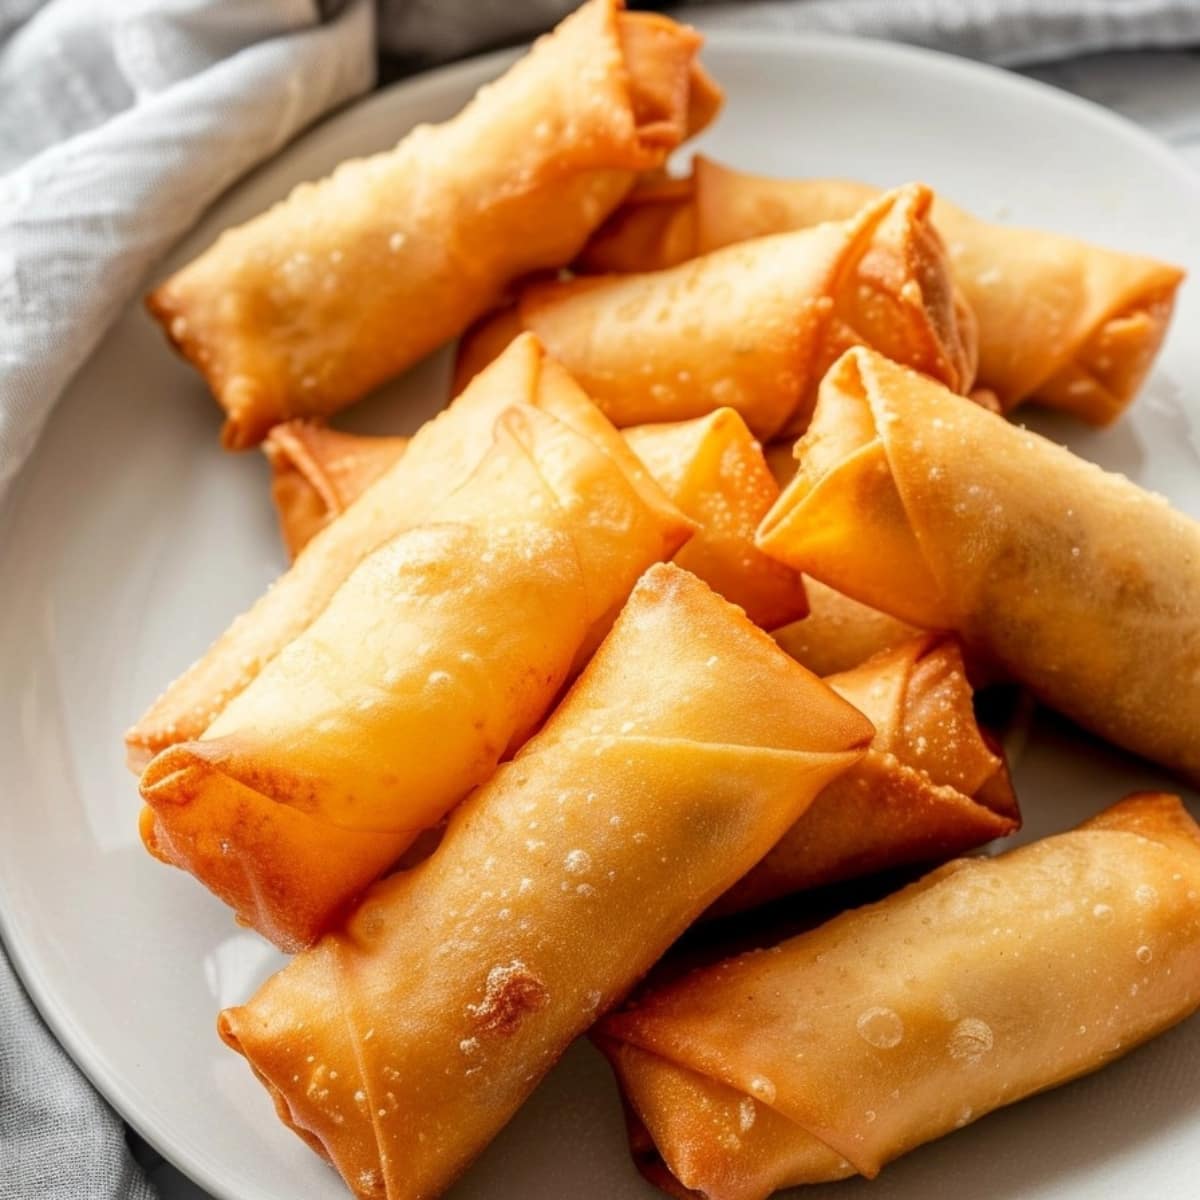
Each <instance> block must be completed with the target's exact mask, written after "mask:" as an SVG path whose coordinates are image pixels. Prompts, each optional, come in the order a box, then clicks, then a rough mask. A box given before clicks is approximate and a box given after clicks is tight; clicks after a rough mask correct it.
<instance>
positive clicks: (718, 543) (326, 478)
mask: <svg viewBox="0 0 1200 1200" xmlns="http://www.w3.org/2000/svg"><path fill="white" fill-rule="evenodd" d="M624 436H625V440H626V442H628V443H629V445H630V446H631V447H632V449H633V450H634V452H635V453H636V454H637V456H638V458H640V459H641V461H642V462H643V463H644V464H645V465H646V467H647V469H648V470H649V471H650V474H651V476H652V477H653V478H654V480H655V481H656V482H657V483H658V484H659V486H660V487H662V489H663V491H664V492H665V494H666V495H667V497H668V498H669V499H670V500H671V501H672V502H673V503H674V504H675V505H676V506H677V507H678V508H679V510H680V511H681V512H682V513H683V514H684V515H685V516H687V517H690V518H691V519H692V521H694V522H695V524H696V527H697V528H696V533H695V534H694V535H693V536H692V537H691V538H689V539H688V541H687V542H686V543H685V544H684V547H683V549H682V550H680V551H679V553H678V554H677V555H676V556H675V562H676V564H678V565H679V566H681V567H685V568H686V569H687V570H689V571H691V572H692V574H693V575H696V576H697V577H699V578H700V579H703V580H704V582H705V583H707V584H708V585H709V586H710V587H711V588H713V589H714V590H715V591H717V592H719V593H720V594H721V595H722V596H724V597H725V598H726V599H727V600H732V601H733V602H734V603H735V604H739V605H741V607H742V608H743V609H745V610H746V613H747V615H748V616H749V617H750V619H751V620H752V621H753V622H754V623H755V624H756V625H760V626H762V627H763V628H765V629H772V628H774V627H775V626H777V625H780V624H781V623H783V622H785V621H790V620H793V619H795V618H797V617H799V616H801V615H802V614H803V613H804V612H806V611H807V606H806V604H805V601H804V588H803V586H802V584H801V582H800V577H799V575H798V574H797V573H796V572H795V571H792V570H790V569H789V568H788V567H785V566H784V565H783V564H782V563H780V562H778V561H777V560H775V559H773V558H769V557H768V556H767V555H765V554H763V552H762V551H761V550H759V549H758V547H757V546H755V544H754V535H755V533H756V532H757V530H758V526H759V522H761V520H762V519H763V517H764V516H766V514H767V512H768V510H769V509H770V507H771V505H772V504H773V503H774V502H775V500H776V499H777V498H778V496H779V487H778V485H777V484H776V483H775V482H774V480H773V478H772V476H771V473H770V472H769V471H768V470H767V469H766V463H765V462H764V461H763V455H762V448H761V447H760V446H759V444H758V443H757V442H756V441H755V440H754V435H753V434H752V433H751V432H750V431H749V429H747V428H746V423H745V421H743V420H742V418H741V417H739V416H738V414H737V413H736V412H734V411H733V409H731V408H722V409H718V410H717V411H716V412H714V413H710V414H709V415H708V416H707V417H698V418H696V419H695V420H694V421H680V422H675V423H671V424H666V425H637V426H634V427H633V428H630V429H626V430H625V433H624ZM404 441H405V439H403V438H379V437H356V436H354V435H353V434H346V433H337V432H334V431H333V430H330V429H326V428H325V427H323V426H320V425H314V424H313V423H312V422H307V421H294V422H290V423H289V424H287V425H282V426H278V427H277V428H276V429H273V430H272V431H271V434H270V436H269V437H268V438H267V440H266V441H265V442H264V443H263V446H264V448H265V449H266V450H267V453H268V456H269V457H270V458H271V461H272V464H273V465H274V469H275V472H276V474H275V481H274V485H273V492H274V498H275V506H276V508H277V509H278V511H279V520H280V525H281V527H282V529H283V530H284V540H285V542H289V540H290V542H293V543H294V542H296V541H299V542H300V544H301V545H303V539H304V538H305V535H306V533H307V532H308V530H309V529H310V528H311V527H312V526H313V525H314V524H315V523H317V522H319V523H320V525H321V526H324V525H325V524H328V522H329V521H330V520H331V519H332V518H333V517H334V516H336V515H337V514H338V512H340V511H341V510H342V509H343V508H344V507H345V506H346V505H347V504H348V503H349V502H350V501H352V500H353V499H354V498H355V496H356V495H357V491H356V489H358V490H359V491H361V490H363V488H365V486H366V485H367V484H369V483H370V482H371V478H372V474H373V473H376V472H378V471H380V470H382V469H383V468H384V467H386V466H387V465H389V464H390V463H392V462H394V461H395V460H396V459H397V458H398V457H399V455H400V453H401V450H402V448H403V444H404ZM360 481H361V486H360ZM339 505H340V507H339ZM793 657H794V656H793ZM863 657H866V655H864V656H863Z"/></svg>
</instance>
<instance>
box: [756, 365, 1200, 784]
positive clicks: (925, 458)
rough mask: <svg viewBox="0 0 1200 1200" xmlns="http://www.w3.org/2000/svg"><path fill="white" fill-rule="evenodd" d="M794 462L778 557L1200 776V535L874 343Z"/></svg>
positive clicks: (1124, 485)
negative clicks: (937, 634) (953, 638)
mask: <svg viewBox="0 0 1200 1200" xmlns="http://www.w3.org/2000/svg"><path fill="white" fill-rule="evenodd" d="M797 454H798V457H799V459H800V469H799V473H798V474H797V476H796V478H795V479H794V480H793V482H792V484H791V485H790V486H789V487H788V489H787V490H786V491H785V492H784V494H783V495H782V496H781V497H780V499H779V501H778V503H777V504H776V506H775V508H774V509H773V510H772V511H771V513H770V514H769V515H768V516H767V518H766V520H765V521H764V522H763V524H762V527H761V528H760V530H759V545H760V546H761V547H762V548H763V549H764V550H765V551H766V552H767V553H768V554H772V555H774V556H775V557H777V558H779V559H781V560H782V561H784V562H786V563H787V564H788V565H789V566H792V567H795V568H796V569H797V570H800V571H803V572H805V574H807V575H812V576H814V577H815V578H818V579H820V580H822V581H823V582H825V583H828V584H829V585H830V586H831V587H834V588H837V589H838V591H841V592H845V593H846V594H847V595H849V596H852V597H854V599H856V600H860V601H862V602H863V603H865V604H869V605H871V606H872V607H875V608H879V609H882V610H883V611H885V612H889V613H891V614H893V615H894V616H896V617H898V618H899V619H901V620H903V621H907V622H911V623H912V624H915V625H919V626H922V627H924V628H933V629H946V630H953V631H954V632H956V633H957V634H958V635H959V636H960V637H961V639H962V641H963V643H964V645H965V647H966V650H967V652H968V654H969V656H970V658H971V660H972V662H974V661H975V660H976V659H978V660H979V661H980V662H981V664H982V665H983V666H984V667H985V668H990V669H993V670H995V671H997V672H998V673H999V674H1000V675H1002V676H1006V677H1008V678H1011V679H1015V680H1018V681H1019V682H1021V683H1023V684H1025V685H1026V686H1027V687H1028V688H1029V689H1030V690H1031V691H1032V692H1033V693H1034V694H1035V695H1036V696H1037V697H1038V698H1039V699H1041V700H1042V701H1043V702H1044V703H1046V704H1048V705H1049V706H1050V707H1052V708H1057V709H1058V710H1060V711H1061V712H1063V713H1065V714H1066V715H1067V716H1069V717H1071V718H1072V719H1073V720H1075V721H1077V722H1078V723H1079V724H1081V725H1083V726H1085V727H1086V728H1088V729H1090V730H1092V731H1093V732H1095V733H1098V734H1100V735H1101V736H1102V737H1105V738H1108V739H1109V740H1110V741H1113V742H1115V743H1116V744H1117V745H1119V746H1123V747H1124V748H1125V749H1127V750H1132V751H1133V752H1134V753H1136V754H1141V755H1144V756H1145V757H1147V758H1150V759H1153V760H1155V761H1156V762H1160V763H1162V764H1164V765H1165V766H1167V767H1171V768H1173V769H1175V770H1178V771H1180V772H1182V773H1184V774H1185V775H1188V776H1190V777H1192V778H1200V721H1198V720H1197V714H1198V713H1200V611H1198V610H1197V606H1196V597H1197V595H1200V524H1198V523H1197V522H1196V521H1194V520H1192V519H1191V518H1189V517H1187V516H1184V515H1183V514H1182V513H1179V512H1176V511H1175V510H1173V509H1172V508H1170V507H1169V506H1168V505H1167V503H1166V502H1165V501H1164V500H1163V499H1162V498H1161V497H1159V496H1154V495H1152V494H1151V493H1149V492H1145V491H1142V489H1141V488H1139V487H1137V486H1135V485H1134V484H1132V483H1131V482H1130V481H1129V480H1127V479H1125V478H1123V477H1122V476H1119V475H1112V474H1107V473H1105V472H1104V471H1101V470H1100V468H1099V467H1096V466H1094V465H1093V464H1091V463H1087V462H1084V461H1082V460H1081V459H1079V458H1077V457H1075V455H1073V454H1071V453H1070V451H1068V450H1065V449H1063V448H1062V447H1060V446H1057V445H1055V444H1054V443H1052V442H1050V441H1048V440H1046V439H1045V438H1042V437H1038V436H1037V435H1036V434H1033V433H1030V432H1028V431H1026V430H1024V429H1020V428H1018V427H1016V426H1014V425H1010V424H1009V423H1008V422H1006V421H1004V420H1003V419H1002V418H1000V417H997V416H996V415H995V414H993V413H990V412H986V411H985V410H984V409H982V408H980V407H978V406H977V405H974V404H971V403H969V402H967V403H964V402H962V400H961V399H960V398H959V397H957V396H955V395H953V394H952V393H951V392H948V391H947V390H946V389H945V388H942V387H939V386H938V385H937V384H935V383H933V382H931V381H930V380H928V379H926V378H924V377H922V376H920V375H917V374H915V373H914V372H911V371H906V370H905V369H904V368H902V367H899V366H897V365H896V364H895V363H891V362H888V361H887V360H886V359H884V358H883V357H882V356H880V355H878V354H873V353H871V352H869V351H865V350H861V349H859V350H852V351H850V352H849V353H848V354H847V355H846V356H845V357H844V358H843V359H842V360H841V361H840V362H839V363H838V364H837V365H836V366H835V367H834V368H833V369H832V370H831V371H830V373H829V375H828V376H827V377H826V379H825V381H824V383H823V385H822V387H821V396H820V400H819V402H818V404H817V411H816V415H815V417H814V419H813V423H812V426H811V428H810V429H809V432H808V433H807V434H806V436H805V437H804V438H803V439H802V440H801V442H800V443H799V445H798V447H797Z"/></svg>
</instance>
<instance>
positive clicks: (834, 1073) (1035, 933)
mask: <svg viewBox="0 0 1200 1200" xmlns="http://www.w3.org/2000/svg"><path fill="white" fill-rule="evenodd" d="M1198 891H1200V830H1197V827H1196V824H1195V822H1193V820H1192V819H1191V818H1190V817H1189V816H1188V814H1187V813H1186V811H1185V810H1184V808H1183V806H1182V805H1181V804H1180V802H1179V800H1178V798H1177V797H1174V796H1162V795H1149V794H1144V795H1139V796H1133V797H1130V798H1128V799H1126V800H1124V801H1122V802H1121V803H1120V804H1117V805H1115V806H1114V807H1113V808H1110V809H1108V810H1107V811H1106V812H1104V813H1101V814H1100V815H1099V816H1098V817H1095V818H1093V819H1092V820H1091V821H1088V822H1086V823H1085V824H1084V825H1082V826H1080V827H1079V828H1078V829H1075V830H1073V831H1071V832H1069V833H1064V834H1061V835H1059V836H1057V837H1051V838H1046V839H1045V840H1043V841H1040V842H1035V843H1033V844H1031V845H1028V846H1023V847H1021V848H1020V849H1017V850H1013V851H1011V852H1010V853H1008V854H1004V855H1001V856H1000V857H998V858H973V859H959V860H957V861H955V862H953V863H949V864H947V865H946V866H944V867H942V868H940V869H938V870H937V871H934V872H933V873H932V874H930V875H928V876H926V877H925V878H924V879H922V880H920V881H919V882H917V883H915V884H913V885H911V886H910V887H907V888H905V889H904V890H903V891H901V892H898V893H896V894H893V895H892V896H889V897H888V898H887V899H885V900H883V901H881V902H880V903H877V904H873V905H869V906H868V907H866V908H861V909H856V910H853V911H851V912H848V913H845V914H843V915H842V916H840V917H837V918H835V919H834V920H832V921H830V922H828V923H827V924H825V925H823V926H821V927H819V928H817V929H815V930H813V931H811V932H809V933H805V934H801V935H800V936H799V937H795V938H792V939H790V940H788V941H785V942H783V943H782V944H780V945H778V946H775V947H772V948H771V949H768V950H764V951H756V952H753V953H750V954H745V955H741V956H739V957H737V958H733V959H727V960H726V961H724V962H721V963H718V964H716V965H715V966H711V967H707V968H704V969H701V970H700V971H697V972H695V973H694V974H691V975H687V976H684V977H683V978H682V979H679V980H677V981H675V982H673V983H669V984H667V985H666V986H663V987H661V988H652V989H650V990H649V991H648V992H647V993H646V994H644V995H642V996H641V997H639V998H638V999H637V1000H636V1002H635V1003H634V1005H633V1006H632V1007H630V1008H629V1009H627V1010H625V1011H622V1012H618V1013H616V1014H615V1015H613V1016H611V1017H609V1018H608V1019H606V1020H605V1021H604V1022H603V1023H602V1024H601V1025H600V1026H599V1029H598V1035H597V1041H598V1043H599V1045H600V1047H601V1049H602V1050H603V1051H604V1052H605V1053H606V1054H607V1055H608V1057H609V1059H610V1061H611V1062H612V1065H613V1067H614V1069H615V1071H616V1073H617V1076H618V1079H619V1080H620V1083H621V1087H622V1089H623V1091H624V1095H625V1101H626V1104H627V1109H628V1113H629V1117H630V1125H631V1131H632V1135H633V1145H634V1150H635V1154H636V1155H637V1158H638V1163H639V1166H641V1167H642V1169H643V1170H644V1171H645V1172H646V1174H647V1175H648V1176H649V1177H650V1178H651V1179H652V1180H653V1181H654V1182H656V1183H659V1184H660V1185H661V1186H665V1187H666V1189H667V1190H668V1191H670V1192H672V1193H673V1194H675V1195H679V1196H704V1197H706V1198H707V1200H761V1198H763V1197H766V1196H768V1195H769V1194H770V1193H771V1192H773V1191H775V1190H777V1189H779V1188H784V1187H789V1186H792V1185H795V1184H803V1183H818V1182H825V1181H829V1180H834V1179H841V1178H844V1177H846V1176H848V1175H852V1174H855V1173H860V1174H863V1175H866V1176H868V1177H873V1176H874V1175H876V1174H877V1172H878V1171H879V1170H880V1168H881V1167H882V1166H883V1165H884V1164H885V1163H887V1162H889V1161H890V1160H891V1159H893V1158H896V1157H897V1156H898V1155H901V1154H904V1153H905V1152H907V1151H909V1150H911V1149H913V1148H914V1147H916V1146H919V1145H921V1144H922V1143H924V1142H928V1141H931V1140H932V1139H934V1138H938V1137H941V1136H942V1135H944V1134H946V1133H949V1132H951V1131H952V1130H954V1129H957V1128H959V1127H961V1126H962V1125H965V1124H966V1123H967V1122H969V1121H972V1120H975V1119H977V1118H978V1117H981V1116H983V1115H985V1114H986V1113H989V1112H991V1111H992V1110H994V1109H996V1108H999V1107H1000V1106H1002V1105H1005V1104H1010V1103H1012V1102H1013V1101H1016V1100H1019V1099H1022V1098H1023V1097H1025V1096H1028V1095H1031V1094H1032V1093H1034V1092H1038V1091H1042V1090H1044V1089H1045V1088H1049V1087H1054V1086H1056V1085H1057V1084H1060V1083H1064V1082H1066V1081H1067V1080H1069V1079H1073V1078H1075V1077H1077V1076H1079V1075H1083V1074H1086V1073H1087V1072H1090V1071H1094V1070H1096V1069H1097V1068H1099V1067H1101V1066H1103V1065H1104V1064H1105V1063H1107V1062H1110V1061H1112V1060H1113V1059H1114V1058H1117V1057H1119V1056H1120V1055H1122V1054H1124V1053H1126V1052H1127V1051H1129V1050H1131V1049H1133V1048H1134V1047H1135V1046H1137V1045H1139V1044H1140V1043H1142V1042H1144V1041H1146V1040H1147V1039H1149V1038H1151V1037H1153V1036H1155V1035H1156V1034H1158V1033H1160V1032H1161V1031H1163V1030H1164V1029H1167V1028H1168V1027H1170V1026H1171V1025H1174V1024H1175V1023H1176V1022H1178V1021H1180V1020H1182V1019H1183V1018H1184V1017H1186V1016H1188V1015H1189V1014H1190V1013H1192V1012H1193V1011H1194V1010H1195V1008H1196V1007H1197V1005H1198V1004H1200V906H1198V905H1197V901H1196V897H1197V892H1198Z"/></svg>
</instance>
